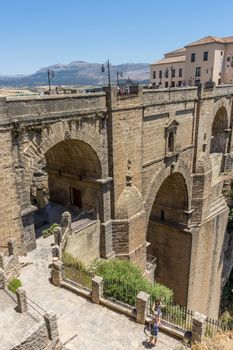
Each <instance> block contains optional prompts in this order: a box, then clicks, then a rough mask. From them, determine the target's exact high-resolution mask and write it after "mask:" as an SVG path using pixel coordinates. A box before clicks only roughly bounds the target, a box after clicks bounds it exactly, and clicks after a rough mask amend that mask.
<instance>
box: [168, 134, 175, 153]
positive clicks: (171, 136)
mask: <svg viewBox="0 0 233 350" xmlns="http://www.w3.org/2000/svg"><path fill="white" fill-rule="evenodd" d="M168 152H174V133H173V132H170V134H169V135H168Z"/></svg>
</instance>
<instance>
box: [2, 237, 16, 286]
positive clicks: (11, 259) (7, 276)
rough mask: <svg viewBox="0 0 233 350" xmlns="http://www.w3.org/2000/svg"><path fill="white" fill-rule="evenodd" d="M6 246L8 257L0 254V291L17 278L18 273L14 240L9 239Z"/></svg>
mask: <svg viewBox="0 0 233 350" xmlns="http://www.w3.org/2000/svg"><path fill="white" fill-rule="evenodd" d="M7 245H8V255H7V256H5V255H4V254H3V253H0V289H3V288H5V286H6V285H7V284H8V283H9V282H10V281H11V280H12V278H15V277H18V276H19V273H20V263H19V257H18V253H17V246H16V240H15V239H10V240H9V241H8V243H7Z"/></svg>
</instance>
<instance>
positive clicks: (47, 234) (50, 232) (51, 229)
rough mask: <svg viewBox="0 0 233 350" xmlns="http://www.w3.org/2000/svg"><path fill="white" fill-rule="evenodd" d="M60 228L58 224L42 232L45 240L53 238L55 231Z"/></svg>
mask: <svg viewBox="0 0 233 350" xmlns="http://www.w3.org/2000/svg"><path fill="white" fill-rule="evenodd" d="M57 227H59V225H58V224H52V225H51V226H50V227H49V228H47V229H46V230H44V231H42V235H43V237H44V238H46V237H48V236H51V235H53V234H54V229H55V228H57Z"/></svg>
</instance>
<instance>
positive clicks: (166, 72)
mask: <svg viewBox="0 0 233 350" xmlns="http://www.w3.org/2000/svg"><path fill="white" fill-rule="evenodd" d="M165 78H168V69H166V70H165Z"/></svg>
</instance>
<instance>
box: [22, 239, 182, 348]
mask: <svg viewBox="0 0 233 350" xmlns="http://www.w3.org/2000/svg"><path fill="white" fill-rule="evenodd" d="M51 242H52V238H50V237H49V238H46V239H44V238H40V239H38V240H37V249H36V250H34V251H32V252H30V253H29V254H28V256H27V257H24V258H22V260H23V261H25V262H28V263H29V265H28V266H25V267H24V268H23V269H22V272H21V277H20V278H21V280H22V283H23V286H24V288H25V289H26V292H27V296H28V297H29V298H31V299H33V300H34V301H35V302H36V303H38V305H40V306H41V307H42V308H43V309H45V310H46V311H54V312H56V314H57V317H58V328H59V333H60V337H61V341H62V343H63V344H64V350H86V349H88V350H94V349H96V350H121V349H128V350H139V349H140V350H141V349H145V348H147V347H146V345H144V341H145V339H146V336H145V334H144V332H143V329H144V327H143V326H142V325H140V324H138V323H136V322H134V321H133V320H131V319H129V318H128V317H126V316H124V315H121V314H119V313H116V312H114V311H111V310H109V309H107V308H106V307H103V306H100V305H96V304H93V303H92V302H90V301H88V300H86V299H85V298H83V297H80V296H78V295H75V294H73V293H71V292H69V291H67V290H65V289H62V288H58V287H55V286H53V285H51V284H50V283H49V276H50V269H49V263H50V262H51V248H50V243H51ZM30 262H32V264H31V263H30ZM179 344H180V343H179V341H177V340H176V339H173V338H171V337H169V336H167V335H165V334H163V333H161V332H160V334H159V342H158V345H157V346H156V349H158V350H174V349H177V348H179Z"/></svg>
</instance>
